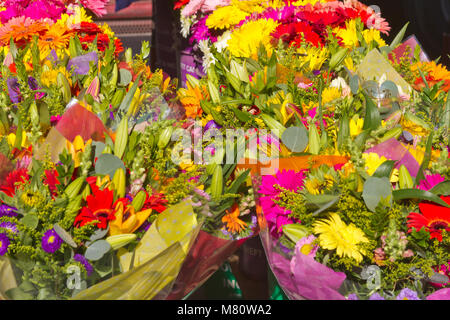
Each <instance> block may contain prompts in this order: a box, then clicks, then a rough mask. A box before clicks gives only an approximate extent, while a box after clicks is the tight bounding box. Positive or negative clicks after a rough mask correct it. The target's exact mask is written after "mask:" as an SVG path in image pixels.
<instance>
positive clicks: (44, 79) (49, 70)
mask: <svg viewBox="0 0 450 320" xmlns="http://www.w3.org/2000/svg"><path fill="white" fill-rule="evenodd" d="M47 61H48V60H47ZM49 65H50V66H49ZM60 72H61V73H62V74H63V75H64V76H65V77H66V79H67V80H68V81H69V85H70V86H72V77H71V76H70V73H69V72H68V71H67V69H66V68H64V67H62V66H60V67H58V68H57V69H53V67H52V66H51V63H50V61H48V63H47V64H45V65H44V68H43V71H42V73H41V83H42V84H43V85H44V86H46V87H50V86H51V85H52V84H55V83H56V78H57V76H58V73H60Z"/></svg>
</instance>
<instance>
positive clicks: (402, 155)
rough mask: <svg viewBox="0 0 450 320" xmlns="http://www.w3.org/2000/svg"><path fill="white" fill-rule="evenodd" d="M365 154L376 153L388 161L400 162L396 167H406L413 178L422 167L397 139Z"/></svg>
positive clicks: (381, 144) (388, 141) (379, 145)
mask: <svg viewBox="0 0 450 320" xmlns="http://www.w3.org/2000/svg"><path fill="white" fill-rule="evenodd" d="M365 153H376V154H378V155H379V156H380V157H381V156H383V157H385V158H386V159H388V160H396V161H398V162H397V164H396V166H395V167H396V168H399V167H400V166H401V165H404V166H405V167H406V168H407V169H408V171H409V173H410V174H411V176H413V177H415V176H417V172H419V168H420V165H419V163H418V162H417V160H416V159H415V158H414V157H413V155H412V154H411V153H410V152H409V151H408V149H406V148H405V147H404V146H403V145H402V144H401V143H400V142H399V141H398V140H397V139H395V138H392V139H389V140H387V141H385V142H382V143H380V144H378V145H376V146H375V147H373V148H371V149H369V150H367V151H366V152H365Z"/></svg>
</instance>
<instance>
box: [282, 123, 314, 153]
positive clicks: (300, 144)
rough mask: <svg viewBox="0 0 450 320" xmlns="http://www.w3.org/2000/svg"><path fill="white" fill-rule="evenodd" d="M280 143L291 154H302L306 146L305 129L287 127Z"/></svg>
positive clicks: (306, 132) (306, 134) (306, 136)
mask: <svg viewBox="0 0 450 320" xmlns="http://www.w3.org/2000/svg"><path fill="white" fill-rule="evenodd" d="M281 141H282V142H283V144H284V145H285V146H286V147H287V148H288V149H289V150H291V151H292V152H303V151H305V149H306V147H307V146H308V142H309V139H308V131H307V130H306V129H305V127H289V128H287V129H286V130H285V131H284V132H283V134H282V135H281Z"/></svg>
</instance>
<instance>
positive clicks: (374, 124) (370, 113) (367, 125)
mask: <svg viewBox="0 0 450 320" xmlns="http://www.w3.org/2000/svg"><path fill="white" fill-rule="evenodd" d="M363 94H364V98H365V99H366V115H365V117H364V126H363V130H368V129H370V130H375V129H377V128H378V127H379V126H380V125H381V117H380V112H379V110H378V108H377V105H376V104H375V102H373V100H372V99H371V98H370V97H369V96H368V95H367V94H366V93H363Z"/></svg>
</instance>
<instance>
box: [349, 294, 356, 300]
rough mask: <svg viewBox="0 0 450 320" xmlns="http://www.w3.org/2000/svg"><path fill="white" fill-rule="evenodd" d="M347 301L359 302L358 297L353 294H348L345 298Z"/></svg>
mask: <svg viewBox="0 0 450 320" xmlns="http://www.w3.org/2000/svg"><path fill="white" fill-rule="evenodd" d="M347 300H359V298H358V296H357V295H356V294H355V293H350V294H349V295H348V296H347Z"/></svg>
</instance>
